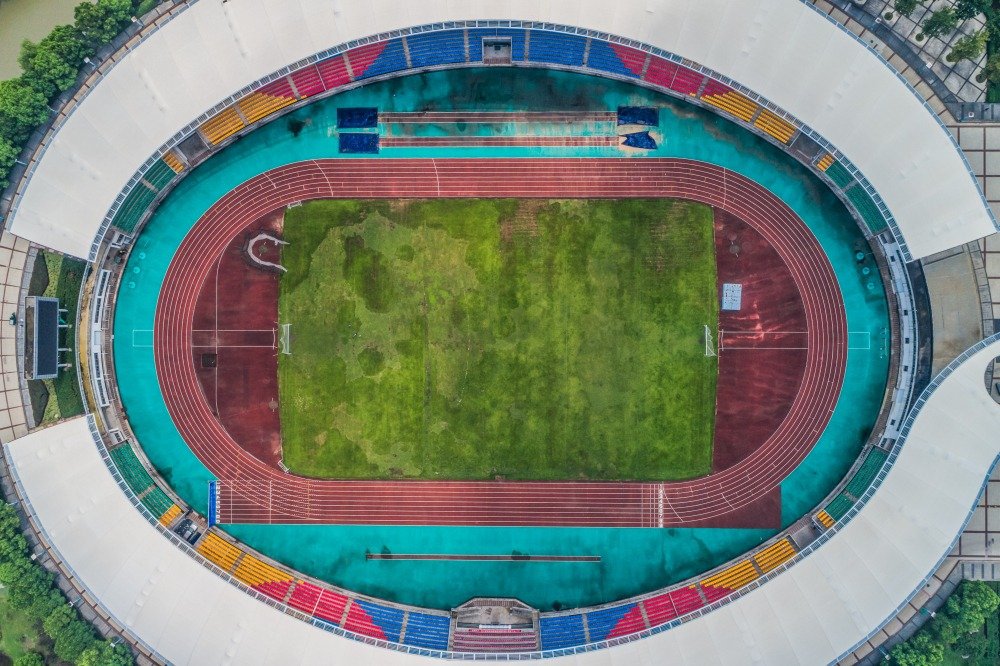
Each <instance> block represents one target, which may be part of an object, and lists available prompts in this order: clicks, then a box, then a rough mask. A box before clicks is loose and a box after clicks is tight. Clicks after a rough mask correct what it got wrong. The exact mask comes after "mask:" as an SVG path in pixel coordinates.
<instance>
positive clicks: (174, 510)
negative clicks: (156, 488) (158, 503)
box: [160, 504, 181, 525]
mask: <svg viewBox="0 0 1000 666" xmlns="http://www.w3.org/2000/svg"><path fill="white" fill-rule="evenodd" d="M179 515H181V508H180V507H179V506H177V505H176V504H171V505H170V508H169V509H167V510H166V511H164V512H163V515H162V516H160V524H162V525H169V524H170V523H172V522H174V520H176V519H177V516H179Z"/></svg>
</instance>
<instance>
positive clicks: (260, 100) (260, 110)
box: [237, 92, 295, 123]
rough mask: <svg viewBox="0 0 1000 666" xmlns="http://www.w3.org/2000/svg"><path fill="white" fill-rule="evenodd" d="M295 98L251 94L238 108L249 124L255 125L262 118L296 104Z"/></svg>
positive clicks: (238, 104) (241, 101) (240, 102)
mask: <svg viewBox="0 0 1000 666" xmlns="http://www.w3.org/2000/svg"><path fill="white" fill-rule="evenodd" d="M294 103H295V98H294V97H276V96H272V95H265V94H264V93H260V92H255V93H250V94H249V95H247V96H246V97H244V98H243V99H241V100H240V101H239V102H238V103H237V106H239V108H240V112H241V113H242V114H243V117H244V118H246V119H247V122H248V123H255V122H257V121H258V120H260V119H261V118H264V117H266V116H269V115H271V114H272V113H274V112H275V111H277V110H278V109H282V108H284V107H286V106H288V105H289V104H294Z"/></svg>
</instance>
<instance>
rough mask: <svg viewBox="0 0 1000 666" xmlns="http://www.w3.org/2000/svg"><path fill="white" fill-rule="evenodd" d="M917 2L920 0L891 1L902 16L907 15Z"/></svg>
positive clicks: (911, 11) (915, 6)
mask: <svg viewBox="0 0 1000 666" xmlns="http://www.w3.org/2000/svg"><path fill="white" fill-rule="evenodd" d="M919 4H920V0H896V2H895V3H893V7H895V8H896V11H897V12H899V13H900V14H902V15H903V16H909V15H910V14H912V13H913V10H914V9H916V8H917V5H919Z"/></svg>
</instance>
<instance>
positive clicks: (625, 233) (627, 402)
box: [279, 199, 718, 479]
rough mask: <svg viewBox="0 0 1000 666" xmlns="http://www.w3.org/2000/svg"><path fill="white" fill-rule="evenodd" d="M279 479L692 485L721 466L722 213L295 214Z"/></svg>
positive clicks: (653, 205) (563, 206) (482, 205)
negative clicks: (715, 346)
mask: <svg viewBox="0 0 1000 666" xmlns="http://www.w3.org/2000/svg"><path fill="white" fill-rule="evenodd" d="M284 238H285V240H287V241H288V242H289V245H288V246H286V247H285V248H284V250H283V255H282V263H283V264H284V265H285V266H286V267H287V268H288V272H287V273H286V274H285V275H284V276H283V277H282V281H281V296H280V305H279V311H280V318H281V322H282V323H291V324H292V329H291V336H292V344H291V348H292V354H291V355H290V356H282V357H281V359H280V363H279V379H280V397H281V423H282V439H283V448H284V462H285V464H286V465H287V466H288V467H289V468H290V469H291V470H292V471H293V472H295V473H298V474H303V475H307V476H316V477H335V478H421V479H492V478H496V477H503V478H508V479H577V478H586V479H681V478H690V477H695V476H700V475H703V474H707V473H708V472H709V471H710V468H711V460H712V436H713V425H714V414H715V383H716V376H717V365H716V359H715V358H714V357H709V358H706V357H705V356H704V353H703V352H704V342H703V338H702V331H703V326H704V325H705V324H708V325H709V326H711V327H712V329H713V330H714V328H715V323H716V321H717V318H718V303H717V295H716V293H715V292H716V286H715V279H716V277H715V256H714V245H713V229H712V212H711V209H710V208H708V207H706V206H702V205H698V204H691V203H686V202H678V201H670V200H634V199H633V200H621V201H603V200H599V201H593V200H572V201H537V200H532V201H520V200H492V199H462V200H440V199H439V200H426V201H406V202H403V201H357V200H337V201H316V202H312V203H308V204H305V205H303V206H301V207H296V208H292V209H290V210H289V211H288V213H287V215H286V219H285V227H284Z"/></svg>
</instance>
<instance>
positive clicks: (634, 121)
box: [618, 106, 660, 127]
mask: <svg viewBox="0 0 1000 666" xmlns="http://www.w3.org/2000/svg"><path fill="white" fill-rule="evenodd" d="M618 124H619V125H649V126H650V127H656V126H657V125H659V124H660V110H659V109H657V108H655V107H652V106H619V107H618Z"/></svg>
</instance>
